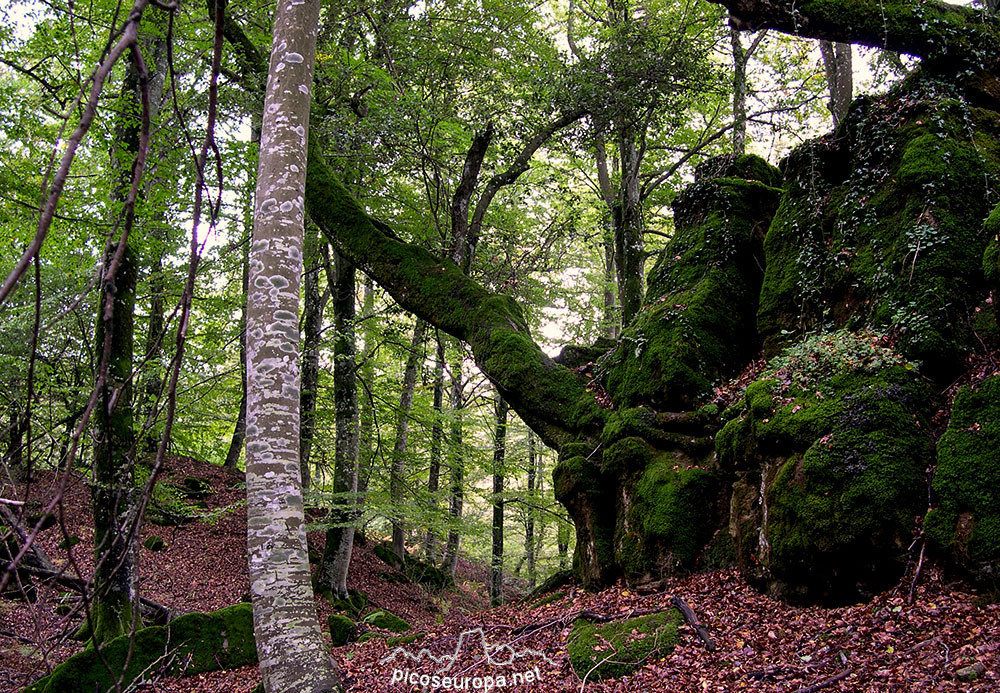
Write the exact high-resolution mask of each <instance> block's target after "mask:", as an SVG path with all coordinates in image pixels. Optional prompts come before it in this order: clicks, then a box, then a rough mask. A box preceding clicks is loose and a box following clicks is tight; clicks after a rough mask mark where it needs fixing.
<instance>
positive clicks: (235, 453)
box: [224, 114, 261, 469]
mask: <svg viewBox="0 0 1000 693" xmlns="http://www.w3.org/2000/svg"><path fill="white" fill-rule="evenodd" d="M260 128H261V123H260V114H255V115H254V116H253V124H252V125H251V126H250V143H251V144H252V145H256V146H257V147H258V148H259V147H260ZM253 195H254V191H253V189H252V188H251V189H250V190H248V191H247V206H246V207H245V209H246V212H245V215H244V220H243V225H244V228H246V231H247V239H246V242H245V243H243V246H242V247H243V263H242V268H241V270H242V271H241V273H240V280H241V281H242V282H243V294H242V298H241V301H240V326H239V330H240V409H239V413H238V414H237V415H236V424H235V425H234V426H233V435H232V438H230V440H229V452H227V453H226V462H225V465H224V466H225V468H226V469H236V468H237V466H238V465H239V463H240V452H241V451H242V450H243V440H244V438H245V437H246V432H247V294H248V291H249V283H250V237H251V236H252V235H253V207H254V197H253Z"/></svg>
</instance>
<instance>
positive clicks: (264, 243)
mask: <svg viewBox="0 0 1000 693" xmlns="http://www.w3.org/2000/svg"><path fill="white" fill-rule="evenodd" d="M269 247H271V242H270V241H269V240H268V239H266V238H261V239H259V240H256V241H254V242H253V244H252V245H251V246H250V252H253V253H259V252H263V251H265V250H267V249H268V248H269Z"/></svg>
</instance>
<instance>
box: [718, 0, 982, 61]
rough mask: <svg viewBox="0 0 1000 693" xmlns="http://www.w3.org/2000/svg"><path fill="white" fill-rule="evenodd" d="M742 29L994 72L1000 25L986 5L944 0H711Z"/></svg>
mask: <svg viewBox="0 0 1000 693" xmlns="http://www.w3.org/2000/svg"><path fill="white" fill-rule="evenodd" d="M709 2H712V3H715V4H717V5H723V6H724V7H726V8H727V9H728V10H729V13H730V24H731V25H732V26H734V27H736V28H739V29H752V30H757V29H777V30H778V31H782V32H784V33H787V34H795V35H797V36H806V37H810V38H817V39H825V40H828V41H839V42H842V43H858V44H861V45H865V46H872V47H874V48H883V49H886V50H890V51H895V52H898V53H907V54H909V55H913V56H917V57H919V58H923V59H925V60H929V61H931V62H932V63H934V65H935V66H936V67H938V68H940V69H944V70H947V71H949V72H955V73H957V72H961V71H963V70H967V69H973V70H977V71H978V70H980V69H986V70H995V69H996V68H997V67H998V65H1000V24H998V23H997V21H996V19H995V18H994V17H993V16H992V15H989V14H987V13H986V12H984V11H983V10H981V9H975V8H972V7H966V6H959V5H950V4H947V3H945V2H941V0H921V1H920V2H891V1H889V0H886V1H885V2H871V0H805V1H804V2H800V1H795V0H709Z"/></svg>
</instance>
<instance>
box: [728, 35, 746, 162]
mask: <svg viewBox="0 0 1000 693" xmlns="http://www.w3.org/2000/svg"><path fill="white" fill-rule="evenodd" d="M742 33H743V32H741V31H740V30H739V29H735V28H731V29H730V30H729V40H730V44H731V45H732V51H733V135H732V142H733V154H735V155H736V156H743V155H744V154H746V150H747V55H746V54H747V52H746V49H745V48H744V47H743V40H742V39H741V38H740V34H742Z"/></svg>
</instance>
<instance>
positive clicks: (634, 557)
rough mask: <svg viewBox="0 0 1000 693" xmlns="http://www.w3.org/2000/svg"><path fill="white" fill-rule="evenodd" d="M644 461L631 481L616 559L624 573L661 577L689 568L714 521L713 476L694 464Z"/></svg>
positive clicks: (717, 518) (716, 523) (717, 500)
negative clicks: (625, 524)
mask: <svg viewBox="0 0 1000 693" xmlns="http://www.w3.org/2000/svg"><path fill="white" fill-rule="evenodd" d="M668 460H669V458H666V457H664V458H661V459H660V460H658V461H656V462H654V463H652V464H650V465H649V466H647V467H646V469H645V470H644V471H643V473H642V476H641V477H640V478H639V480H638V482H637V483H636V484H635V489H634V492H633V494H634V497H633V499H632V505H631V508H629V510H628V518H627V522H628V525H629V528H630V529H631V530H632V532H631V536H630V537H626V539H625V540H624V541H623V545H622V548H621V549H620V550H619V560H620V561H621V562H622V563H623V566H624V567H625V569H626V576H632V577H641V576H644V575H656V576H663V575H668V574H672V573H675V572H677V571H687V570H691V569H693V568H694V566H695V561H696V559H697V558H698V556H699V555H700V554H701V552H702V549H704V548H705V546H706V544H707V543H708V542H709V540H710V539H711V538H712V535H713V534H714V533H715V531H716V529H718V527H719V525H720V512H719V511H720V508H719V505H720V491H721V486H720V483H719V480H718V478H717V477H716V476H715V474H713V473H712V472H710V471H707V470H705V469H700V468H698V467H683V466H681V465H679V464H672V463H671V461H668Z"/></svg>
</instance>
